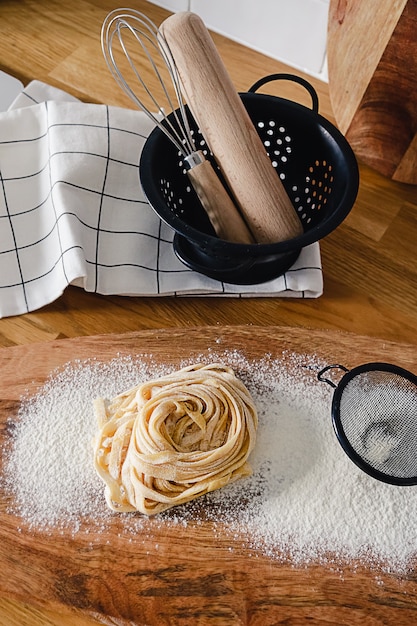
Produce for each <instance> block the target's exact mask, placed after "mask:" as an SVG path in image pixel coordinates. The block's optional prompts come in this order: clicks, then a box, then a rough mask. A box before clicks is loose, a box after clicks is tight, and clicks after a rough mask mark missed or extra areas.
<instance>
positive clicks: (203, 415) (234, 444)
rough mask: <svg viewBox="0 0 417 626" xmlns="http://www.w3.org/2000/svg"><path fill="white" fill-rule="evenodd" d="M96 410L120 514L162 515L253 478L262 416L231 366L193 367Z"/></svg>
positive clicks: (101, 460) (99, 445) (100, 454)
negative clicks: (252, 465) (251, 463)
mask: <svg viewBox="0 0 417 626" xmlns="http://www.w3.org/2000/svg"><path fill="white" fill-rule="evenodd" d="M94 408H95V413H96V417H97V420H98V423H99V433H98V435H97V437H96V440H95V443H94V462H95V468H96V471H97V472H98V474H99V476H100V477H101V478H102V479H103V481H104V482H105V484H106V487H105V496H106V501H107V504H108V505H109V507H110V508H112V509H114V510H116V511H140V512H141V513H144V514H146V515H154V514H156V513H159V512H161V511H164V510H166V509H169V508H171V507H173V506H176V505H178V504H183V503H185V502H188V501H190V500H193V499H194V498H197V497H199V496H201V495H203V494H205V493H208V492H210V491H213V490H215V489H219V488H220V487H223V486H224V485H226V484H227V483H229V482H231V481H234V480H236V479H238V478H241V477H243V476H248V475H249V474H250V473H251V468H250V466H249V464H248V462H247V459H248V456H249V454H250V452H251V450H252V449H253V446H254V443H255V436H256V428H257V424H258V419H257V412H256V407H255V405H254V403H253V401H252V398H251V395H250V393H249V391H248V389H247V388H246V387H245V385H244V384H243V382H242V381H240V380H239V379H238V378H237V377H236V375H235V373H234V371H233V370H232V369H231V368H230V367H226V366H224V365H221V364H218V363H214V364H209V365H203V364H195V365H190V366H188V367H185V368H183V369H180V370H179V371H177V372H174V373H172V374H169V375H167V376H164V377H161V378H158V379H155V380H151V381H149V382H146V383H143V384H140V385H137V386H136V387H133V388H132V389H130V390H128V391H126V392H124V393H122V394H120V395H118V396H116V397H115V398H114V399H113V400H111V401H110V402H107V401H105V400H104V399H102V398H99V399H97V400H96V401H95V403H94Z"/></svg>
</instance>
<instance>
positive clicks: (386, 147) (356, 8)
mask: <svg viewBox="0 0 417 626" xmlns="http://www.w3.org/2000/svg"><path fill="white" fill-rule="evenodd" d="M416 33H417V1H416V0H408V1H404V0H400V1H397V2H392V1H391V0H390V1H386V2H379V1H376V0H372V1H370V2H360V1H359V0H332V1H331V3H330V8H329V27H328V64H329V89H330V96H331V102H332V106H333V110H334V114H335V117H336V121H337V123H338V125H339V127H340V129H341V130H342V132H343V133H344V134H345V135H346V138H347V139H348V141H349V142H350V144H351V146H352V148H353V149H354V151H355V153H356V155H357V156H358V157H359V158H361V159H362V160H363V161H365V162H366V163H368V164H369V165H370V166H371V167H373V168H374V169H375V170H377V171H378V172H381V173H382V174H383V175H384V176H387V177H389V178H392V179H393V180H398V181H401V182H405V183H410V184H417V148H416V141H417V37H416Z"/></svg>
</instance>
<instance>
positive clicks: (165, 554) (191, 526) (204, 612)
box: [0, 327, 417, 626]
mask: <svg viewBox="0 0 417 626" xmlns="http://www.w3.org/2000/svg"><path fill="white" fill-rule="evenodd" d="M185 345H187V348H184V346H185ZM219 347H220V348H219ZM219 349H221V350H225V351H227V350H236V349H237V350H240V351H242V352H243V354H245V355H246V356H247V357H248V358H249V359H252V358H254V359H256V358H259V357H262V356H263V355H264V354H265V353H268V354H271V356H272V357H275V356H277V357H280V358H284V359H285V354H286V353H287V352H288V351H290V352H296V353H297V352H298V353H301V354H305V353H306V352H307V353H308V354H317V355H320V356H321V357H322V358H324V359H325V360H326V361H331V362H334V361H339V362H340V361H341V362H343V363H345V364H346V365H347V366H348V367H353V366H354V365H356V364H359V363H360V362H365V361H370V360H391V361H392V362H395V363H398V364H400V365H402V366H404V367H408V368H411V369H414V370H416V369H417V352H416V349H415V346H414V345H409V344H395V343H392V342H385V341H370V340H369V338H366V337H359V336H354V335H350V334H344V333H337V332H332V331H322V332H316V333H311V332H310V331H308V330H303V329H288V328H279V327H270V328H253V329H249V328H242V327H234V328H210V327H204V328H193V329H165V330H158V331H157V332H154V331H140V332H136V333H128V334H122V335H106V336H105V337H102V336H91V337H84V338H74V339H69V340H68V339H65V340H58V341H53V342H44V343H41V344H32V345H28V346H17V347H13V348H6V349H3V350H0V369H1V371H2V377H1V381H0V398H1V400H0V427H1V437H2V440H3V441H4V438H5V437H6V436H7V430H5V421H6V419H7V418H10V417H11V416H12V415H13V413H14V412H15V411H16V410H17V407H18V404H19V399H20V397H21V394H22V393H24V392H26V391H29V392H32V393H34V392H35V391H36V390H37V389H38V388H39V386H40V385H42V384H43V382H44V381H45V379H46V378H47V377H48V376H49V374H50V372H51V371H52V370H54V369H55V368H57V367H58V368H59V367H60V366H63V365H65V364H66V363H68V361H71V360H74V359H77V360H79V359H81V360H84V359H88V358H92V357H93V358H97V359H99V360H100V361H103V362H106V361H108V360H110V359H111V358H113V357H114V356H116V355H135V356H136V355H142V354H143V355H152V357H151V358H152V360H153V362H156V363H167V364H168V363H170V364H173V365H174V366H175V365H177V364H178V363H180V361H181V359H182V358H183V357H184V356H185V355H186V356H190V357H191V358H193V357H197V356H198V355H199V354H201V353H205V352H207V351H208V350H219ZM0 522H1V523H0V538H1V541H0V564H1V567H0V591H1V593H2V595H3V596H6V597H7V598H8V600H7V602H6V603H5V604H3V606H6V607H7V606H8V607H9V609H13V613H14V612H15V608H16V607H19V610H24V607H25V606H26V605H21V604H19V603H16V600H19V599H20V600H22V601H25V602H32V603H33V604H35V605H37V606H38V608H37V609H35V610H34V621H33V622H26V623H31V624H38V623H40V624H50V623H52V624H54V623H56V624H66V623H67V622H66V621H65V619H66V615H68V619H69V618H70V616H71V613H69V611H70V610H76V611H77V613H76V614H74V615H73V618H74V620H75V619H77V621H76V622H75V621H74V623H77V624H80V625H82V626H84V624H85V625H88V624H90V623H94V622H92V621H91V620H93V619H94V620H98V623H110V624H119V625H120V626H125V625H129V624H130V625H132V624H135V625H136V624H137V625H138V626H144V625H145V624H146V625H147V626H153V625H155V626H165V625H166V626H168V625H173V626H176V625H182V624H201V625H202V626H206V625H207V626H209V625H210V626H211V625H213V624H215V625H229V624H230V625H231V626H233V625H236V626H237V625H239V626H249V625H250V626H268V625H270V626H273V625H275V624H278V623H286V624H298V623H302V622H303V620H308V623H310V624H314V625H317V626H318V625H319V624H324V623H332V624H333V623H334V624H336V623H337V624H338V625H343V624H346V625H349V626H355V625H359V624H361V623H363V621H364V619H366V620H368V621H367V622H366V623H368V624H371V623H372V625H375V626H377V625H381V626H382V625H384V626H390V625H391V624H392V625H394V624H395V625H396V626H409V625H410V624H411V623H413V622H412V620H413V618H414V615H415V610H416V609H417V593H416V592H417V586H416V582H415V578H414V576H413V575H409V576H407V577H406V578H402V579H401V578H400V577H397V576H395V575H390V574H386V573H383V572H377V571H368V570H367V569H366V568H364V567H362V566H358V565H357V564H356V563H351V564H347V566H346V569H345V570H344V572H343V575H341V573H340V571H339V572H338V571H337V568H332V567H329V566H328V567H323V566H320V565H318V564H314V563H312V564H310V565H309V566H308V567H307V568H304V567H301V568H297V567H293V566H291V565H286V564H283V563H279V562H276V561H273V560H271V559H269V558H267V557H264V556H262V555H261V554H256V550H255V551H254V549H253V548H251V547H245V546H244V544H242V537H239V536H236V535H235V536H234V537H233V538H230V536H229V537H227V536H226V534H224V535H223V533H222V531H221V528H222V521H221V520H219V521H218V523H216V527H215V529H214V528H213V527H212V526H211V523H210V522H207V521H204V519H203V518H202V519H201V520H196V521H195V522H193V521H190V522H189V523H188V525H187V527H186V528H182V530H181V531H179V529H178V527H168V526H165V525H162V526H161V524H160V523H159V522H158V520H157V519H155V518H151V519H149V520H147V521H146V523H145V524H144V528H143V530H142V532H141V535H140V536H138V537H137V540H135V538H134V537H133V539H132V537H131V536H126V534H125V533H123V525H122V522H121V521H120V518H119V517H118V516H117V515H115V516H114V518H113V519H112V521H111V522H110V524H109V527H108V529H106V530H105V531H103V530H102V529H100V531H94V529H91V527H89V526H88V525H87V524H82V525H81V528H80V530H79V531H77V532H76V533H74V534H71V532H70V531H69V532H68V533H66V532H65V531H64V532H63V531H62V530H57V531H56V532H54V531H53V530H52V531H51V533H44V532H42V531H39V530H36V529H30V528H27V527H25V524H24V523H22V520H19V519H17V518H16V517H15V516H14V515H12V514H11V513H10V512H8V511H7V501H5V498H4V495H3V497H2V498H1V504H0ZM17 527H20V528H21V530H20V532H17V530H16V529H17ZM185 547H186V549H185ZM260 581H262V583H261V584H260ZM7 603H8V604H7ZM0 607H1V605H0ZM22 607H23V608H22ZM43 610H45V613H44V615H45V621H44V622H42V621H41V622H37V621H36V619H37V618H38V617H39V615H42V611H43ZM60 611H63V614H64V617H63V621H62V622H60V621H57V622H53V621H52V622H49V621H47V620H48V619H49V616H50V615H53V614H59V612H60ZM75 616H76V617H75ZM83 620H84V621H83ZM369 620H372V621H369ZM0 623H1V621H0ZM11 623H12V624H13V622H11ZM68 623H70V622H68Z"/></svg>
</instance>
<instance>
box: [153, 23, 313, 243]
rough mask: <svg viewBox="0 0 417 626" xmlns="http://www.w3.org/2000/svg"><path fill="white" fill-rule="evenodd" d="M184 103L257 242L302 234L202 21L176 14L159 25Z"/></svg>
mask: <svg viewBox="0 0 417 626" xmlns="http://www.w3.org/2000/svg"><path fill="white" fill-rule="evenodd" d="M160 31H161V32H162V35H163V37H164V38H165V40H166V42H167V44H168V46H169V48H170V51H171V54H172V56H173V58H174V61H175V63H176V66H177V69H178V73H179V75H180V79H181V83H182V89H183V92H184V96H185V98H186V100H187V104H188V106H189V108H190V110H191V112H192V114H193V116H194V118H195V120H196V122H197V124H198V125H199V127H200V130H201V132H202V134H203V136H204V138H205V140H206V142H207V144H208V145H209V147H210V150H211V151H212V153H213V155H214V157H215V159H216V161H217V163H218V165H219V167H220V169H221V170H222V172H223V175H224V177H225V179H226V181H227V183H228V185H229V187H230V190H231V192H232V193H233V195H234V197H235V201H236V203H237V205H238V207H239V209H240V211H241V213H242V215H243V217H244V218H245V221H246V223H247V225H248V227H249V229H250V231H251V233H252V235H253V237H254V239H255V240H256V241H257V242H258V243H272V242H280V241H285V240H287V239H292V238H293V237H296V236H297V235H300V234H301V233H302V232H303V229H302V225H301V222H300V220H299V218H298V215H297V213H296V211H295V209H294V207H293V205H292V203H291V201H290V199H289V197H288V195H287V193H286V191H285V189H284V186H283V184H282V182H281V180H280V178H279V176H278V175H277V172H276V171H275V169H274V167H273V165H272V163H271V161H270V159H269V157H268V155H267V153H266V150H265V147H264V145H263V143H262V141H261V139H260V137H259V135H258V133H257V131H256V129H255V127H254V125H253V124H252V121H251V119H250V117H249V114H248V113H247V111H246V109H245V107H244V105H243V103H242V101H241V99H240V97H239V95H238V93H237V92H236V90H235V88H234V86H233V84H232V81H231V79H230V77H229V75H228V73H227V70H226V68H225V66H224V64H223V62H222V60H221V58H220V55H219V53H218V51H217V48H216V46H215V45H214V42H213V40H212V38H211V36H210V34H209V32H208V30H207V28H206V27H205V25H204V23H203V21H202V20H201V18H200V17H199V16H198V15H196V14H195V13H192V12H190V11H183V12H179V13H175V14H174V15H172V16H170V17H169V18H167V19H166V20H165V21H164V22H163V23H162V24H161V26H160Z"/></svg>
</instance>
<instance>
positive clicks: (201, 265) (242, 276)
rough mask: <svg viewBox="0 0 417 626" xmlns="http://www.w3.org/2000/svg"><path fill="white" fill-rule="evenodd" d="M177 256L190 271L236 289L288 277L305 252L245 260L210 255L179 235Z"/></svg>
mask: <svg viewBox="0 0 417 626" xmlns="http://www.w3.org/2000/svg"><path fill="white" fill-rule="evenodd" d="M173 246H174V252H175V254H176V256H177V257H178V259H179V260H180V261H181V262H182V263H183V264H184V265H185V266H186V267H188V268H189V269H192V270H194V271H195V272H198V273H199V274H203V275H205V276H208V277H209V278H213V279H215V280H219V281H222V282H224V283H229V284H233V285H259V284H262V283H266V282H269V281H270V280H273V279H275V278H278V277H279V276H282V275H283V274H285V272H286V271H287V270H289V269H290V267H291V266H292V265H293V264H294V263H295V261H296V260H297V259H298V257H299V255H300V253H301V248H297V249H295V250H291V251H290V252H286V253H281V254H273V255H270V256H266V257H265V256H259V257H256V256H252V257H246V258H244V259H243V260H242V259H238V258H233V257H226V256H225V257H221V256H213V255H210V254H207V253H206V252H204V251H203V250H202V248H201V247H200V246H199V245H197V244H193V242H192V241H190V240H188V239H186V238H185V237H182V236H181V235H179V234H178V233H176V234H175V236H174V241H173Z"/></svg>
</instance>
